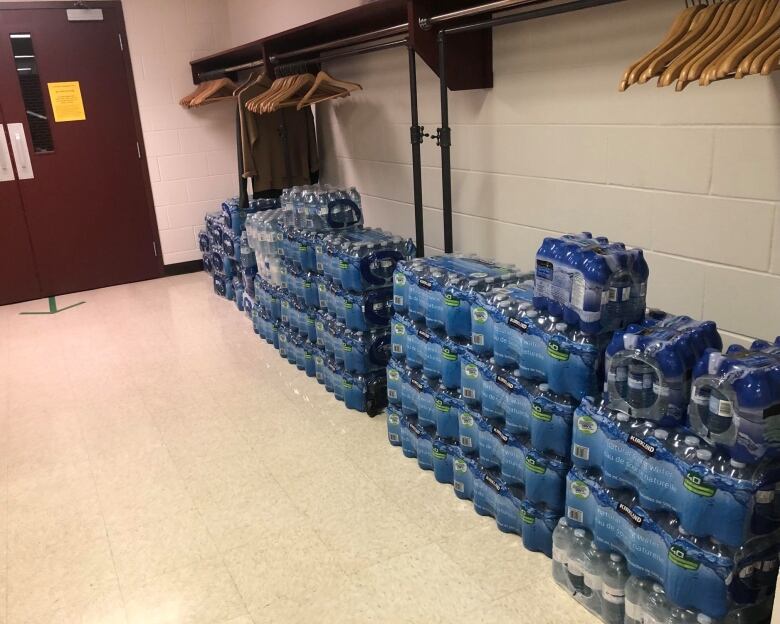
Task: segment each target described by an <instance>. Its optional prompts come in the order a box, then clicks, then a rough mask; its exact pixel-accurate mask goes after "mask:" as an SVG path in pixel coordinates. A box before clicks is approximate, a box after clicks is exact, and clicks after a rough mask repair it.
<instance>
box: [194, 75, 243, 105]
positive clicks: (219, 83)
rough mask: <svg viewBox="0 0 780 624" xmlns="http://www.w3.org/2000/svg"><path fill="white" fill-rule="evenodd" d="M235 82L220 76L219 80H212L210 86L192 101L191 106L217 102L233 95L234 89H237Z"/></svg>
mask: <svg viewBox="0 0 780 624" xmlns="http://www.w3.org/2000/svg"><path fill="white" fill-rule="evenodd" d="M235 88H236V85H235V83H234V82H233V81H232V80H230V79H229V78H219V79H218V80H210V81H209V82H208V86H207V87H206V88H205V89H204V90H203V91H202V92H201V93H200V94H198V95H197V96H196V97H194V98H193V99H192V102H190V106H191V107H194V106H202V105H203V104H209V103H211V102H217V101H220V100H224V99H228V98H231V97H233V91H234V90H235Z"/></svg>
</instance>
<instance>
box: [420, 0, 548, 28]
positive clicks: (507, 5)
mask: <svg viewBox="0 0 780 624" xmlns="http://www.w3.org/2000/svg"><path fill="white" fill-rule="evenodd" d="M542 2H549V0H497V1H496V2H488V3H487V4H479V5H477V6H473V7H469V8H467V9H460V10H459V11H450V12H449V13H442V14H441V15H434V16H432V17H421V18H420V19H419V20H418V22H419V24H420V28H422V29H423V30H430V29H431V28H433V27H434V26H435V25H436V24H443V23H445V22H451V21H453V20H456V19H462V18H464V17H472V16H474V15H482V14H483V13H493V12H496V11H508V10H509V9H517V8H520V7H522V6H527V5H533V4H540V3H542Z"/></svg>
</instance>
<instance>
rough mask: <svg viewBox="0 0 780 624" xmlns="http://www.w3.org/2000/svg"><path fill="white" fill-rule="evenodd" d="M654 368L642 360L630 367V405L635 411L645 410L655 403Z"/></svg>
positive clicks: (636, 361) (634, 361)
mask: <svg viewBox="0 0 780 624" xmlns="http://www.w3.org/2000/svg"><path fill="white" fill-rule="evenodd" d="M654 377H655V372H654V371H653V367H652V366H649V365H648V364H646V363H645V362H642V361H640V360H631V363H630V364H629V365H628V395H627V396H628V399H627V400H628V403H629V404H630V405H631V407H632V408H634V409H645V408H648V407H650V406H651V405H652V404H653V403H654V402H655V395H654V394H653V378H654Z"/></svg>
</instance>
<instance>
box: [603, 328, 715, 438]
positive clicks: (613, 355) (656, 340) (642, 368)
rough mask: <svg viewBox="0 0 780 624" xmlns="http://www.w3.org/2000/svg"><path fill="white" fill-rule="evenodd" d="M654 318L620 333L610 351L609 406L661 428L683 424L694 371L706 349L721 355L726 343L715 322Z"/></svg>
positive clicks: (617, 334) (614, 337)
mask: <svg viewBox="0 0 780 624" xmlns="http://www.w3.org/2000/svg"><path fill="white" fill-rule="evenodd" d="M659 316H660V318H658V317H659ZM654 317H655V318H650V317H649V318H647V319H646V320H645V321H644V322H643V323H642V324H641V325H629V326H628V327H627V328H626V329H625V330H621V331H616V332H615V333H614V335H613V337H612V340H611V342H610V343H609V346H608V347H607V353H606V370H607V382H608V392H609V403H610V407H611V408H613V409H617V410H620V411H623V412H625V413H626V414H629V415H630V416H633V417H635V418H641V419H643V420H652V421H655V422H658V423H660V424H662V425H678V424H683V422H684V421H685V416H686V412H687V408H688V401H689V397H690V380H691V376H692V373H693V368H694V366H696V363H697V361H698V360H699V359H700V358H701V356H702V354H703V353H704V352H705V350H706V349H715V350H717V351H718V352H720V350H721V348H722V341H721V338H720V334H718V329H717V327H716V326H715V323H713V322H712V321H704V322H702V321H695V320H693V319H692V318H690V317H689V316H671V315H663V316H661V315H659V314H657V313H656V314H655V315H654Z"/></svg>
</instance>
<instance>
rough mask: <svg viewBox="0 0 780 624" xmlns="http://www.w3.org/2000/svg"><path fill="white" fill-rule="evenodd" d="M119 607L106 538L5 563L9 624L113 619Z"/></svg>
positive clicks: (114, 576) (119, 602)
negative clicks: (59, 616) (91, 615)
mask: <svg viewBox="0 0 780 624" xmlns="http://www.w3.org/2000/svg"><path fill="white" fill-rule="evenodd" d="M121 605H122V602H121V597H119V594H118V588H117V584H116V574H115V572H114V563H113V560H112V557H111V549H110V547H109V544H108V540H107V539H105V538H104V539H102V540H96V541H91V542H83V543H73V544H70V545H69V547H68V548H67V549H59V550H57V551H54V552H49V553H46V554H45V555H42V556H41V555H39V554H36V555H34V556H32V557H30V558H24V559H22V558H18V559H10V560H9V562H8V620H9V622H46V621H52V622H53V621H57V620H54V619H51V618H53V614H54V613H55V612H67V613H68V614H70V615H69V616H68V618H66V619H68V620H70V621H73V620H74V619H76V618H77V616H78V617H80V615H79V614H82V613H88V612H95V611H97V612H102V611H103V610H106V609H107V610H108V612H110V613H116V612H119V611H120V607H121ZM93 607H94V608H93ZM112 617H113V616H112Z"/></svg>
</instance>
